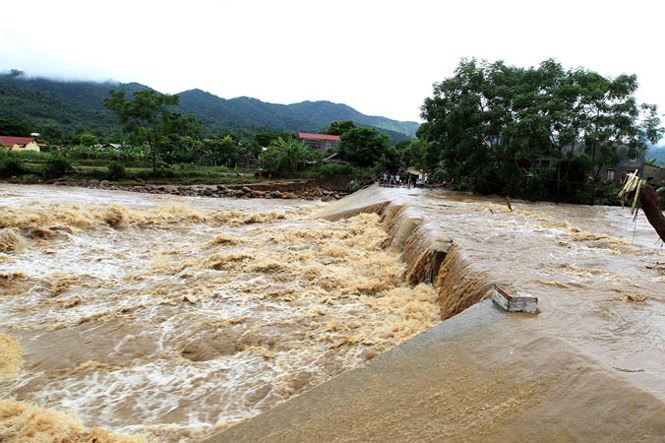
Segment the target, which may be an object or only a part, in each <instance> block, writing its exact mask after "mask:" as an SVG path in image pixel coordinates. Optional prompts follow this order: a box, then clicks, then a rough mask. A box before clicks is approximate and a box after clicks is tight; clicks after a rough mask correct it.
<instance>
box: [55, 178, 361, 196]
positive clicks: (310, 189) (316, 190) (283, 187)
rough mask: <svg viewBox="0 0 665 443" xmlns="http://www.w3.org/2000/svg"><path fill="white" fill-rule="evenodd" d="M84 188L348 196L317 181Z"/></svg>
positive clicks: (190, 193) (97, 186) (98, 184)
mask: <svg viewBox="0 0 665 443" xmlns="http://www.w3.org/2000/svg"><path fill="white" fill-rule="evenodd" d="M50 184H54V185H61V186H67V185H75V183H69V182H67V181H53V182H52V183H50ZM86 185H87V187H89V188H95V189H109V190H120V191H131V192H142V193H146V194H172V195H183V196H190V197H192V196H197V197H218V198H223V197H229V198H269V199H270V198H281V199H287V200H294V199H302V200H322V201H332V200H338V199H340V198H342V197H344V196H345V195H347V194H348V192H346V191H341V190H335V188H331V187H329V186H326V185H325V184H324V183H322V182H319V181H317V180H294V181H266V182H260V183H248V184H238V185H176V184H173V185H171V184H150V183H140V182H137V183H136V184H129V185H126V184H118V183H114V182H110V181H107V180H102V181H99V180H89V181H88V182H87V183H86Z"/></svg>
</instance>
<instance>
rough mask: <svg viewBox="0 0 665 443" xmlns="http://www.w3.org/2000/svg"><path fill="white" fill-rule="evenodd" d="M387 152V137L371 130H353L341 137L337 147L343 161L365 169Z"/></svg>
mask: <svg viewBox="0 0 665 443" xmlns="http://www.w3.org/2000/svg"><path fill="white" fill-rule="evenodd" d="M387 151H388V137H386V136H385V135H383V134H381V133H379V131H377V130H376V129H372V128H353V129H350V130H348V131H346V132H345V133H344V134H343V135H342V143H341V144H340V146H339V152H340V156H341V157H342V158H343V159H344V160H348V161H350V162H353V163H356V164H357V165H359V166H363V167H367V166H372V165H373V164H374V163H376V162H377V161H378V160H379V159H380V158H381V157H382V156H383V155H385V154H386V152H387Z"/></svg>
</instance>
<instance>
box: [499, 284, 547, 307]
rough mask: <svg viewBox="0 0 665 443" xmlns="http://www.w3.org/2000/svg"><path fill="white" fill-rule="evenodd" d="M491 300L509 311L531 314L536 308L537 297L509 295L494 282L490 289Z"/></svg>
mask: <svg viewBox="0 0 665 443" xmlns="http://www.w3.org/2000/svg"><path fill="white" fill-rule="evenodd" d="M492 301H493V302H494V303H496V304H497V305H499V306H500V307H501V308H503V309H504V310H506V311H509V312H529V313H532V314H533V313H535V312H536V309H537V308H538V297H532V296H530V295H510V294H508V293H507V292H506V291H504V290H503V288H502V287H501V286H499V285H496V284H495V285H494V288H493V289H492Z"/></svg>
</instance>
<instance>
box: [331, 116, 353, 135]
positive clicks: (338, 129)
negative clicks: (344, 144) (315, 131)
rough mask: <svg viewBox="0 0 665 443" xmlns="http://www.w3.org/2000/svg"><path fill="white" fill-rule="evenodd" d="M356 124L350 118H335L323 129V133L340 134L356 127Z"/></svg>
mask: <svg viewBox="0 0 665 443" xmlns="http://www.w3.org/2000/svg"><path fill="white" fill-rule="evenodd" d="M356 128H357V126H356V124H355V123H354V122H353V121H351V120H336V121H334V122H332V123H330V125H328V128H327V129H326V130H325V131H323V133H324V134H330V135H342V134H344V133H346V132H349V131H350V130H351V129H356Z"/></svg>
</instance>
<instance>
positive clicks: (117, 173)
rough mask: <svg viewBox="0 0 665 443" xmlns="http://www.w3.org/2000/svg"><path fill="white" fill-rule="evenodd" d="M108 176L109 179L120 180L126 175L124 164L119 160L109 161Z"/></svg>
mask: <svg viewBox="0 0 665 443" xmlns="http://www.w3.org/2000/svg"><path fill="white" fill-rule="evenodd" d="M108 170H109V171H108V178H109V179H110V180H120V179H122V178H125V177H127V172H126V171H125V165H123V164H122V163H120V162H111V163H109V165H108Z"/></svg>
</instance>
